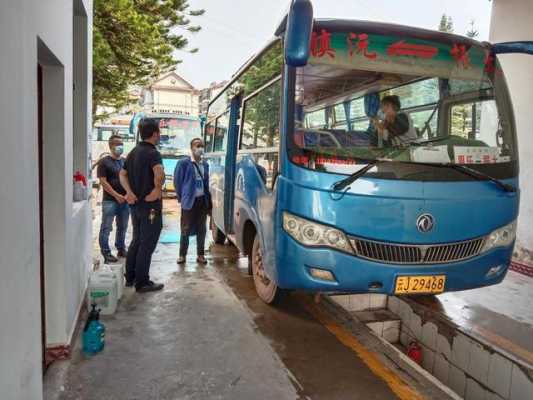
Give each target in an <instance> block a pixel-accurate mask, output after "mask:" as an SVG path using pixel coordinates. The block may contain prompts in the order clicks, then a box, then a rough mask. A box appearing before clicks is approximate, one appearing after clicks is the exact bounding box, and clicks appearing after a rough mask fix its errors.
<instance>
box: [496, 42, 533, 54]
mask: <svg viewBox="0 0 533 400" xmlns="http://www.w3.org/2000/svg"><path fill="white" fill-rule="evenodd" d="M491 50H492V53H494V54H511V53H522V54H531V55H533V42H532V41H523V42H504V43H494V44H493V45H492V47H491Z"/></svg>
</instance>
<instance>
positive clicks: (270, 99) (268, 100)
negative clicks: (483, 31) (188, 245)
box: [204, 0, 527, 303]
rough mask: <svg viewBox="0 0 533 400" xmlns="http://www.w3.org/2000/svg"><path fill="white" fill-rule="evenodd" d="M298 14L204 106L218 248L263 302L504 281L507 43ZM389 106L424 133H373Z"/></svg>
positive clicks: (509, 149)
mask: <svg viewBox="0 0 533 400" xmlns="http://www.w3.org/2000/svg"><path fill="white" fill-rule="evenodd" d="M290 10H291V11H290V12H289V14H288V16H287V17H286V18H285V19H284V21H283V22H282V24H281V25H280V27H279V28H278V29H277V31H276V35H275V38H274V39H273V40H272V41H271V42H270V43H268V44H267V46H266V47H265V48H264V49H263V50H262V51H260V52H259V53H257V54H256V55H255V56H253V57H252V58H251V60H250V61H249V62H248V63H247V64H246V65H245V66H244V67H242V68H241V69H240V70H239V71H238V72H237V73H236V74H235V75H234V76H233V79H232V80H231V81H230V82H229V83H228V85H227V86H226V87H225V88H224V89H223V90H222V92H221V93H220V94H219V95H218V96H217V97H216V98H214V99H213V100H212V101H211V102H210V104H209V109H208V113H207V121H206V126H205V130H204V140H205V143H206V152H207V158H208V160H209V163H210V171H211V179H210V185H211V187H210V190H211V195H212V198H213V222H214V225H213V235H214V238H215V241H216V242H217V243H223V242H224V240H225V238H229V239H230V240H231V241H232V242H233V243H234V244H235V245H236V246H237V247H238V248H239V249H240V250H241V251H242V252H244V253H245V254H247V255H248V257H249V271H250V273H251V274H253V279H254V283H255V286H256V290H257V293H258V295H259V296H260V298H261V299H263V300H264V301H265V302H267V303H272V302H275V301H277V300H279V298H280V296H281V295H282V294H283V293H284V292H285V291H286V290H290V289H305V290H309V291H324V292H360V293H361V292H374V293H387V294H396V295H402V294H432V293H441V292H444V291H455V290H464V289H471V288H477V287H482V286H487V285H493V284H496V283H499V282H501V281H502V279H503V278H504V276H505V274H506V272H507V268H508V266H509V264H510V261H511V256H512V252H513V246H514V240H515V230H516V219H517V217H518V203H519V191H518V144H517V141H516V132H515V122H514V117H513V111H512V107H511V101H510V97H509V93H508V90H507V85H506V82H505V78H504V74H503V71H502V69H501V67H500V64H499V62H498V59H497V55H496V53H497V52H512V51H513V47H512V46H507V45H506V44H503V45H502V44H500V45H497V46H498V47H497V46H496V45H495V46H493V47H491V46H490V45H488V44H482V43H480V42H477V41H475V40H472V39H469V38H466V37H462V36H457V35H453V34H446V33H442V32H435V31H429V30H423V29H418V28H412V27H407V26H399V25H392V24H384V23H374V22H366V21H350V20H339V19H328V20H315V19H313V16H312V7H311V3H310V2H309V1H307V0H294V1H293V2H292V5H291V9H290ZM522 52H527V51H524V50H523V47H522ZM390 95H395V96H398V98H399V99H400V101H401V110H399V113H402V114H403V115H404V117H402V118H403V119H404V121H405V123H406V124H407V122H408V123H409V125H408V127H409V129H412V132H414V135H413V136H412V138H411V139H409V140H406V141H403V142H401V143H398V142H395V141H384V140H383V138H382V137H380V136H379V135H378V134H377V132H376V129H375V126H376V124H378V123H379V124H383V123H384V120H383V117H380V115H379V109H380V103H381V99H383V98H384V97H385V96H390ZM378 119H379V120H381V121H380V122H372V121H377V120H378ZM388 124H389V125H388V126H389V129H390V130H391V132H392V131H393V128H392V127H391V121H388ZM395 129H396V128H395Z"/></svg>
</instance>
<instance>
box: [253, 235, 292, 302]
mask: <svg viewBox="0 0 533 400" xmlns="http://www.w3.org/2000/svg"><path fill="white" fill-rule="evenodd" d="M251 261H252V262H251V264H252V275H253V278H254V285H255V291H256V292H257V295H258V296H259V298H260V299H261V300H263V301H264V302H265V303H266V304H278V303H280V302H281V301H282V299H283V297H284V295H285V291H284V290H283V289H280V288H279V287H278V285H276V283H275V282H274V281H273V280H271V279H270V278H268V276H267V275H266V272H265V270H264V268H263V255H262V250H261V244H260V240H259V236H258V235H255V238H254V244H253V247H252V253H251Z"/></svg>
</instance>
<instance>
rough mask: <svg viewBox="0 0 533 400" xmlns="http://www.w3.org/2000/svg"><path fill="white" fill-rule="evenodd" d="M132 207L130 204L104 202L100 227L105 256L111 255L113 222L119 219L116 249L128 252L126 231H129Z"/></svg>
mask: <svg viewBox="0 0 533 400" xmlns="http://www.w3.org/2000/svg"><path fill="white" fill-rule="evenodd" d="M129 216H130V207H129V206H128V203H124V204H118V203H117V202H116V201H103V202H102V224H101V225H100V235H99V236H98V241H99V243H100V251H101V252H102V254H103V255H106V254H110V253H111V249H110V248H109V234H110V233H111V231H112V230H113V220H114V219H115V217H116V218H117V233H116V235H115V247H116V248H117V250H126V231H127V230H128V219H129Z"/></svg>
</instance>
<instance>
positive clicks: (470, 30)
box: [466, 19, 479, 39]
mask: <svg viewBox="0 0 533 400" xmlns="http://www.w3.org/2000/svg"><path fill="white" fill-rule="evenodd" d="M475 23H476V22H475V21H474V20H473V19H471V20H470V23H469V27H468V30H467V31H466V36H468V37H469V38H472V39H474V38H476V37H478V35H479V31H478V30H477V29H476V26H475Z"/></svg>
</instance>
